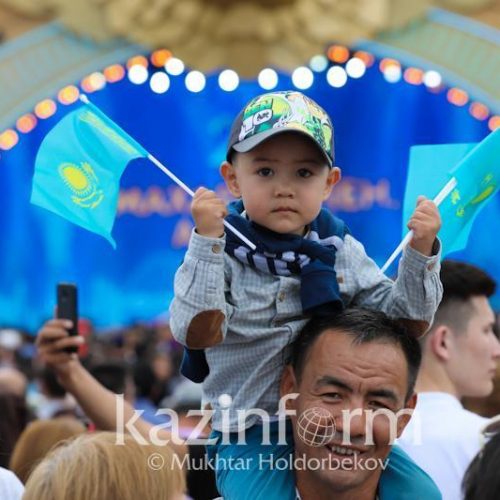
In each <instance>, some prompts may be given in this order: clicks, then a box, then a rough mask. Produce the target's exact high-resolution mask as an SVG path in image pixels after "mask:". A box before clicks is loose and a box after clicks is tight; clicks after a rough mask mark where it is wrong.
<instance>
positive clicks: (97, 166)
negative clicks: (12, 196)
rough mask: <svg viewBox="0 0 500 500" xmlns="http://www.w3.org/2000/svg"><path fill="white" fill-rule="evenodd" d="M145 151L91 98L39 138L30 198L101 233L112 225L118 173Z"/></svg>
mask: <svg viewBox="0 0 500 500" xmlns="http://www.w3.org/2000/svg"><path fill="white" fill-rule="evenodd" d="M147 155H148V152H147V151H146V150H145V149H144V148H143V147H142V146H141V145H140V144H138V143H137V142H136V141H135V140H134V139H132V137H130V136H129V135H128V134H127V133H126V132H125V131H123V130H122V129H121V128H120V127H119V126H118V125H116V124H115V123H114V122H113V121H112V120H110V119H109V118H108V117H107V116H106V115H105V114H104V113H102V112H101V111H100V110H99V109H98V108H96V107H95V106H93V105H92V104H91V103H87V104H85V105H83V106H82V107H80V108H78V109H77V110H75V111H73V112H71V113H69V114H68V115H67V116H65V117H64V118H63V119H62V120H61V121H60V122H59V123H58V124H57V125H56V126H55V127H54V128H53V129H52V130H51V131H50V132H49V133H48V134H47V135H46V137H45V138H44V140H43V141H42V144H41V145H40V149H39V150H38V154H37V156H36V160H35V174H34V177H33V190H32V193H31V203H34V204H35V205H38V206H40V207H43V208H46V209H47V210H50V211H52V212H54V213H56V214H58V215H60V216H61V217H64V218H65V219H68V220H69V221H71V222H73V223H74V224H77V225H79V226H82V227H84V228H85V229H88V230H89V231H93V232H94V233H97V234H100V235H101V236H103V237H104V238H106V239H107V240H108V241H109V242H110V243H111V245H112V246H113V248H116V244H115V241H114V239H113V238H112V236H111V230H112V228H113V223H114V221H115V215H116V208H117V205H118V193H119V188H120V178H121V175H122V173H123V171H124V170H125V167H126V166H127V164H128V163H129V162H130V160H133V159H134V158H139V157H141V156H147Z"/></svg>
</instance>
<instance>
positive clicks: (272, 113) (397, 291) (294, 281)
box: [170, 91, 442, 498]
mask: <svg viewBox="0 0 500 500" xmlns="http://www.w3.org/2000/svg"><path fill="white" fill-rule="evenodd" d="M221 174H222V176H223V177H224V180H225V182H226V185H227V187H228V189H229V191H230V192H231V194H233V195H234V196H235V197H236V198H239V199H240V200H239V201H238V202H235V203H233V204H231V205H230V206H229V215H227V214H228V210H227V209H226V206H225V204H224V202H223V201H222V200H221V199H219V198H218V197H217V196H216V195H215V193H213V192H212V191H209V190H206V189H204V188H201V189H199V190H198V191H197V192H196V193H195V197H194V200H193V204H192V214H193V218H194V221H195V224H196V229H195V230H194V231H193V234H192V236H191V240H190V243H189V248H188V251H187V253H186V256H185V259H184V262H183V264H182V266H181V267H180V268H179V270H178V272H177V274H176V278H175V283H174V300H173V301H172V304H171V310H170V312H171V328H172V332H173V334H174V337H175V338H176V339H177V340H178V341H179V342H181V343H182V344H184V345H185V346H186V347H187V348H189V349H190V350H188V351H187V352H188V357H187V359H186V361H187V363H186V364H185V367H184V368H185V370H184V372H185V373H186V374H188V375H190V376H191V377H192V378H194V379H197V380H198V381H199V380H203V378H204V377H205V376H206V378H205V379H204V385H203V389H204V393H205V396H206V398H207V400H208V402H209V403H210V405H211V407H212V408H213V409H214V410H215V414H214V417H213V420H212V424H213V429H214V431H215V434H214V435H215V436H216V437H220V433H222V432H226V433H227V432H230V433H233V432H237V431H238V430H241V426H242V424H241V423H239V422H238V418H237V412H236V410H241V409H251V408H252V409H253V408H256V409H260V410H264V411H266V412H267V413H268V414H269V415H275V414H276V412H277V409H278V401H279V378H280V375H281V373H282V371H283V367H284V364H285V361H286V359H287V357H288V352H289V346H290V344H291V343H292V342H293V341H294V339H295V338H296V336H297V334H298V332H299V330H300V329H301V328H302V327H303V325H304V324H305V322H306V320H307V317H308V316H311V315H321V314H322V313H325V312H327V311H330V312H331V311H332V310H338V311H340V310H342V309H343V308H344V307H345V306H361V307H365V308H369V309H378V310H382V311H384V312H385V313H387V314H388V315H389V316H391V317H395V318H404V319H406V320H409V322H410V323H411V325H412V327H413V329H414V331H418V334H421V333H424V332H425V330H426V329H427V328H428V326H429V325H430V324H431V322H432V318H433V314H434V312H435V310H436V308H437V306H438V304H439V301H440V299H441V293H442V287H441V283H440V280H439V243H438V242H437V240H436V234H437V232H438V230H439V228H440V217H439V213H438V211H437V208H436V206H435V205H434V204H433V203H432V202H431V201H429V200H426V199H424V198H421V199H419V201H418V205H417V208H416V210H415V213H414V214H413V216H412V218H411V220H410V222H409V224H408V227H409V228H410V229H412V230H413V231H414V237H413V240H412V242H411V243H410V246H409V247H408V248H407V249H406V252H405V254H404V255H403V258H402V259H401V262H400V268H399V274H398V279H397V280H396V281H395V282H393V281H391V280H390V279H389V278H387V277H386V276H385V275H384V274H383V273H382V272H381V271H380V269H379V268H378V267H377V265H376V264H375V263H374V262H373V260H371V259H370V258H369V257H368V256H367V255H366V253H365V251H364V248H363V246H362V245H361V243H359V242H358V241H357V240H356V239H354V238H353V237H352V236H351V235H350V234H349V231H348V229H347V227H346V226H345V224H344V223H343V222H342V221H341V220H340V219H338V218H336V217H333V216H332V215H331V214H330V212H329V211H328V210H326V209H322V208H321V205H322V202H323V201H324V200H326V199H327V198H328V197H329V195H330V193H331V190H332V188H333V186H334V185H335V184H336V183H337V182H338V181H339V180H340V169H339V168H337V167H335V166H334V152H333V127H332V124H331V121H330V119H329V117H328V115H327V114H326V113H325V111H324V110H323V109H322V108H320V107H319V106H318V105H317V104H316V103H314V102H313V101H312V100H310V99H309V98H307V97H306V96H304V95H302V94H301V93H299V92H291V91H286V92H274V93H269V94H264V95H262V96H259V97H257V98H255V99H253V100H252V101H251V102H250V103H249V104H248V105H247V106H246V107H245V108H244V109H243V111H242V112H241V113H240V115H239V116H238V117H237V118H236V120H235V122H234V123H233V127H232V131H231V136H230V140H229V145H228V151H227V158H226V161H225V162H223V164H222V165H221ZM226 216H227V217H226ZM224 217H226V218H227V219H228V220H229V221H230V222H231V224H233V225H234V226H236V227H237V229H238V230H240V231H241V232H242V233H243V234H245V236H247V237H248V238H249V239H250V240H251V241H252V242H253V243H255V244H256V246H257V249H256V250H255V251H253V250H251V249H249V248H248V247H247V246H246V245H244V244H242V243H241V242H240V241H239V240H238V239H237V238H236V237H234V236H233V235H232V233H227V234H225V235H224V226H223V219H224ZM203 349H205V356H206V363H207V364H205V365H203V362H204V358H203V356H200V353H201V352H202V351H201V350H203ZM207 368H208V370H207ZM207 372H208V373H207ZM222 394H229V396H230V398H227V397H225V398H223V399H222V402H223V405H222V406H223V408H224V409H225V410H226V412H225V413H226V415H227V414H229V418H226V420H225V421H224V424H223V422H222V416H221V412H220V410H221V404H220V403H221V400H220V399H219V397H220V396H221V395H222ZM227 403H229V407H228V408H226V407H227V406H228V405H227ZM243 426H244V427H245V428H247V431H250V432H255V433H257V434H258V433H259V432H262V431H261V425H260V423H259V418H258V417H257V415H251V416H250V417H249V418H247V419H246V420H245V421H244V422H243ZM218 433H219V434H218ZM236 446H237V445H235V450H234V451H235V454H236V455H237V454H238V449H237V448H236ZM240 448H241V447H240ZM213 451H215V452H217V446H215V447H214V449H213ZM239 451H241V450H239ZM220 477H221V476H220ZM219 488H220V490H221V493H222V494H224V495H225V496H227V497H228V498H231V497H234V495H232V492H230V491H224V484H222V481H220V482H219ZM264 497H265V493H264V496H263V498H264ZM267 498H272V496H268V497H267Z"/></svg>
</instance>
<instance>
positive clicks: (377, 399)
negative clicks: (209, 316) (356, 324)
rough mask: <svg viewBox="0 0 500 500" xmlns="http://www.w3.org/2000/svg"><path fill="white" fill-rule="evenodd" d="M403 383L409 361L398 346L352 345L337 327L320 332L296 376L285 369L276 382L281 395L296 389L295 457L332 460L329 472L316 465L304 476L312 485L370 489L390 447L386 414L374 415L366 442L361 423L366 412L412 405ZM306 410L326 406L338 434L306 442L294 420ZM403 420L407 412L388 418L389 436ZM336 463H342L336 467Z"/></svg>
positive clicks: (404, 421) (329, 461)
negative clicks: (325, 440) (314, 443)
mask: <svg viewBox="0 0 500 500" xmlns="http://www.w3.org/2000/svg"><path fill="white" fill-rule="evenodd" d="M407 385H408V365H407V362H406V358H405V356H404V353H403V352H402V350H401V349H400V348H399V346H396V345H394V344H392V343H383V342H368V343H364V344H359V345H354V344H353V343H352V336H349V335H348V334H345V333H343V332H341V331H333V330H327V331H325V332H323V333H322V334H321V336H320V337H319V338H318V339H317V340H316V342H315V343H314V344H313V346H312V348H311V350H310V352H309V354H308V356H307V358H306V360H305V364H304V368H303V371H302V375H301V376H300V380H297V379H296V377H295V374H294V372H293V370H292V368H291V367H287V370H286V371H285V373H284V376H283V380H282V386H281V389H282V395H284V394H287V393H292V392H298V393H299V396H298V397H297V399H295V401H293V404H294V405H295V406H294V409H295V410H296V417H292V419H293V423H294V440H295V453H296V457H297V458H298V457H303V456H305V457H307V460H310V459H319V460H321V461H322V463H329V464H330V463H331V464H333V466H331V467H330V468H331V469H333V470H329V467H321V468H319V469H318V470H311V471H309V472H307V473H306V472H304V473H303V474H309V475H314V480H313V482H314V483H318V482H321V483H323V487H324V488H325V489H327V490H328V491H332V492H335V491H346V490H350V489H352V488H364V487H368V489H370V488H371V489H372V490H373V491H375V489H376V487H377V484H378V480H379V477H380V473H381V471H382V466H383V465H384V463H385V459H386V458H387V456H388V455H389V452H390V449H391V444H390V440H391V422H390V420H389V418H388V417H387V416H385V415H377V416H375V417H374V419H373V430H372V432H371V434H372V441H371V443H370V439H369V433H367V429H366V421H367V418H369V413H370V410H372V411H373V412H375V411H376V410H381V409H384V410H386V411H387V412H388V413H389V412H390V414H394V413H397V412H398V411H399V410H401V409H403V408H408V409H410V408H414V406H415V397H414V396H412V398H410V401H409V402H408V403H407V404H405V399H406V394H407V390H408V387H407ZM311 408H321V409H322V410H327V411H328V412H330V414H331V415H332V416H333V418H334V419H335V424H336V429H337V432H336V434H335V435H334V437H333V439H332V440H331V441H330V442H329V443H327V444H326V445H323V446H317V447H311V446H308V445H306V444H305V443H304V442H303V440H302V439H301V437H300V436H299V435H298V433H297V419H300V416H301V415H302V414H303V413H304V412H305V411H306V410H308V409H311ZM343 412H344V413H343ZM348 412H349V413H351V418H350V423H349V419H348V418H347V414H348ZM356 412H357V415H356ZM408 420H409V416H401V417H400V418H399V419H398V421H397V424H394V422H395V421H396V419H395V418H394V419H393V424H392V425H393V427H394V434H395V435H394V436H392V438H393V439H394V438H395V437H399V435H400V434H401V432H402V431H403V429H404V427H405V425H406V423H407V422H408ZM343 437H347V439H350V443H351V444H342V443H343V441H344V443H346V440H343ZM356 463H357V464H358V466H356V465H355V464H356ZM338 464H342V466H340V467H339V468H338V470H335V468H336V466H337V465H338ZM360 464H361V465H363V464H364V465H363V466H360ZM297 477H298V478H299V475H298V476H297ZM311 479H312V478H311Z"/></svg>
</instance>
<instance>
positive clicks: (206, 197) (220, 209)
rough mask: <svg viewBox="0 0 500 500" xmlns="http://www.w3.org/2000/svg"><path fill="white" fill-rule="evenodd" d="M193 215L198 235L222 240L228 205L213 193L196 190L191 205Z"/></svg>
mask: <svg viewBox="0 0 500 500" xmlns="http://www.w3.org/2000/svg"><path fill="white" fill-rule="evenodd" d="M191 214H192V215H193V219H194V223H195V225H196V232H197V233H198V234H201V235H202V236H206V237H207V238H220V237H221V236H222V235H223V234H224V224H223V221H224V217H225V216H226V215H227V208H226V204H225V203H224V202H223V201H222V200H221V199H220V198H219V197H218V196H217V195H216V194H215V193H214V192H213V191H209V190H208V189H206V188H203V187H201V188H199V189H197V190H196V192H195V193H194V197H193V201H192V203H191Z"/></svg>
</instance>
